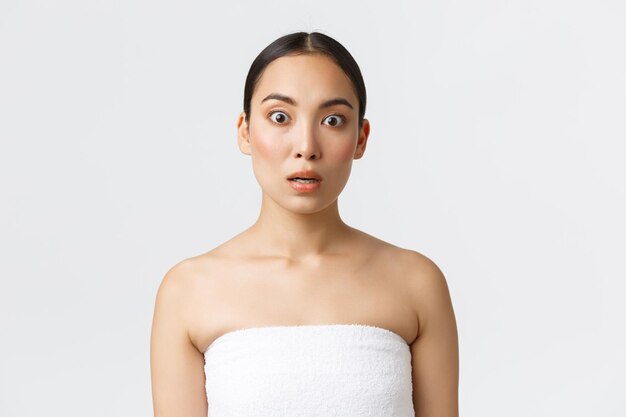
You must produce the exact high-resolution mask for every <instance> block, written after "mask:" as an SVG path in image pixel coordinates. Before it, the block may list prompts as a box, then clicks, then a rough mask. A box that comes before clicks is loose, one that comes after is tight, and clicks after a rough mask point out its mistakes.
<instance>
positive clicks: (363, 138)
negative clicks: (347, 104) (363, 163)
mask: <svg viewBox="0 0 626 417" xmlns="http://www.w3.org/2000/svg"><path fill="white" fill-rule="evenodd" d="M369 135H370V122H369V120H367V119H363V126H361V129H359V140H358V141H357V145H356V149H355V151H354V159H361V157H362V156H363V153H365V147H366V146H367V139H368V138H369Z"/></svg>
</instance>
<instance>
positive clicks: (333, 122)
mask: <svg viewBox="0 0 626 417" xmlns="http://www.w3.org/2000/svg"><path fill="white" fill-rule="evenodd" d="M324 122H326V124H328V125H329V126H340V125H342V124H343V123H344V122H345V118H344V117H343V116H340V115H338V114H331V115H330V116H326V118H324Z"/></svg>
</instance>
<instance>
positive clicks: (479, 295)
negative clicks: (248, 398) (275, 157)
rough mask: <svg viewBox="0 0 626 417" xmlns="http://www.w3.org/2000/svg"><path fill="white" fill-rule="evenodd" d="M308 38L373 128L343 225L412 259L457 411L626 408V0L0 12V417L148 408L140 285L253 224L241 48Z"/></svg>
mask: <svg viewBox="0 0 626 417" xmlns="http://www.w3.org/2000/svg"><path fill="white" fill-rule="evenodd" d="M300 30H304V31H315V30H318V31H322V32H324V33H326V34H328V35H330V36H333V37H334V38H336V39H337V40H339V41H340V42H341V43H343V44H344V45H345V46H346V47H347V48H348V49H349V50H350V51H351V53H352V54H353V56H354V57H355V58H356V60H357V62H358V63H359V65H360V67H361V70H362V72H363V76H364V78H365V83H366V86H367V89H368V90H367V91H368V107H367V111H366V117H368V118H369V119H370V121H371V123H372V133H371V136H370V140H369V144H368V148H367V151H366V153H365V156H364V157H363V159H361V160H358V161H355V163H354V166H353V171H352V176H351V178H350V180H349V182H348V185H347V186H346V188H345V190H344V192H343V194H342V195H341V196H340V199H339V208H340V213H341V215H342V218H343V219H344V221H346V222H347V223H348V224H350V225H351V226H353V227H356V228H359V229H361V230H363V231H365V232H367V233H370V234H372V235H374V236H377V237H379V238H381V239H384V240H386V241H388V242H391V243H393V244H396V245H398V246H402V247H406V248H410V249H413V250H416V251H419V252H421V253H423V254H424V255H426V256H428V257H430V258H431V259H432V260H433V261H435V263H437V264H438V265H439V267H440V268H441V269H442V271H443V272H444V274H445V275H446V278H447V281H448V285H449V287H450V292H451V295H452V298H453V303H454V306H455V313H456V315H457V322H458V326H459V339H460V364H461V369H460V411H461V416H462V417H491V416H493V417H502V416H507V417H516V416H524V417H527V416H533V417H540V416H546V417H553V416H568V417H577V416H581V417H582V416H585V417H586V416H607V417H608V416H615V417H617V416H624V415H626V400H625V398H626V397H625V396H624V391H625V389H626V382H625V379H626V377H625V375H626V359H625V356H626V355H625V354H624V352H625V351H626V343H625V342H626V337H625V335H624V329H625V327H626V326H625V323H624V321H625V320H624V317H626V310H625V307H624V306H623V304H621V303H620V302H621V301H622V299H623V298H624V295H625V294H626V292H625V285H624V279H625V278H626V273H625V272H626V268H625V266H624V252H625V249H626V245H625V238H624V236H625V233H626V226H625V221H624V213H626V190H625V186H624V179H625V178H626V168H625V165H624V159H625V156H626V153H625V146H624V140H625V139H626V121H625V120H626V118H625V115H626V75H625V74H626V53H625V50H626V46H625V43H626V42H625V39H626V4H625V3H624V2H623V1H608V0H594V1H591V0H589V1H572V0H568V1H565V0H563V1H556V0H530V1H529V0H519V1H512V0H493V1H487V0H480V1H478V0H477V1H450V0H438V1H422V2H413V1H411V2H409V1H406V2H397V1H396V2H393V1H385V2H368V1H359V2H356V1H355V2H334V1H321V0H318V1H307V2H301V3H296V2H287V1H269V0H265V1H262V2H253V1H250V2H243V1H239V2H235V3H227V2H220V3H211V2H209V1H190V0H182V1H181V0H179V1H169V2H165V1H154V0H152V1H147V0H145V1H139V0H133V1H129V0H124V1H122V0H118V1H101V2H97V1H93V0H75V1H70V0H57V1H52V0H47V1H32V0H31V1H29V0H22V1H19V2H18V1H15V0H3V1H2V2H1V3H0V138H1V145H0V146H1V147H0V199H1V204H0V227H1V233H0V257H1V262H0V274H1V275H0V280H1V281H0V332H1V333H0V337H1V339H2V341H1V343H0V415H2V416H6V417H17V416H53V415H54V416H81V417H82V416H90V417H98V416H151V415H152V399H151V387H150V364H149V337H150V326H151V320H152V312H153V307H154V297H155V295H156V290H157V288H158V285H159V283H160V281H161V279H162V278H163V275H164V274H165V272H166V271H167V270H168V269H169V268H170V267H171V266H173V265H174V264H175V263H177V262H178V261H180V260H182V259H184V258H187V257H190V256H194V255H197V254H200V253H203V252H205V251H208V250H210V249H211V248H213V247H215V246H217V245H218V244H220V243H221V242H223V241H225V240H227V239H229V238H230V237H232V236H234V235H235V234H237V233H239V232H240V231H241V230H243V229H244V228H246V227H248V226H250V225H251V224H252V222H253V221H254V220H255V219H256V217H257V215H258V210H259V207H260V195H261V194H260V188H259V186H258V184H257V183H256V180H255V178H254V175H253V172H252V168H251V164H250V160H249V157H248V156H246V155H243V154H242V153H240V152H239V150H238V149H237V146H236V136H235V134H236V132H235V122H236V117H237V115H238V113H239V112H240V111H241V110H242V100H243V85H244V80H245V76H246V74H247V71H248V68H249V66H250V64H251V62H252V60H253V59H254V57H255V56H256V55H257V54H258V53H259V52H260V51H261V49H262V48H263V47H265V46H266V45H267V44H268V43H270V42H271V41H273V40H274V39H276V38H277V37H279V36H282V35H284V34H287V33H289V32H292V31H300Z"/></svg>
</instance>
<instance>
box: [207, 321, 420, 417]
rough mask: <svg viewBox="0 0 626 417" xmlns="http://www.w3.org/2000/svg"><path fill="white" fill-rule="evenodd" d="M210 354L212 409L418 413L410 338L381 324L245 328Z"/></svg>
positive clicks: (336, 414)
mask: <svg viewBox="0 0 626 417" xmlns="http://www.w3.org/2000/svg"><path fill="white" fill-rule="evenodd" d="M204 359H205V364H204V372H205V376H206V394H207V400H208V405H209V412H208V415H209V417H314V416H315V417H415V412H414V409H413V385H412V376H411V369H412V368H411V351H410V348H409V345H408V344H407V342H406V341H405V340H404V338H402V337H401V336H400V335H399V334H397V333H395V332H392V331H391V330H388V329H384V328H382V327H376V326H370V325H363V324H320V325H317V324H310V325H293V326H266V327H251V328H244V329H239V330H234V331H231V332H227V333H225V334H223V335H221V336H219V337H218V338H217V339H215V340H214V341H213V342H212V343H211V344H210V345H209V347H208V348H207V350H206V351H205V352H204Z"/></svg>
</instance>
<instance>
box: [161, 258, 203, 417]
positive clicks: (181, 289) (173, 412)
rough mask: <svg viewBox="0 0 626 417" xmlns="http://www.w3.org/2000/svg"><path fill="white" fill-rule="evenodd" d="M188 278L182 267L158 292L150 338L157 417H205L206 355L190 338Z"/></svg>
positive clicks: (163, 281)
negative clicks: (188, 327) (188, 325)
mask: <svg viewBox="0 0 626 417" xmlns="http://www.w3.org/2000/svg"><path fill="white" fill-rule="evenodd" d="M189 286H190V285H189V276H188V271H187V268H185V267H183V266H181V265H180V264H178V265H176V266H174V267H173V268H172V269H170V270H169V271H168V272H167V274H166V275H165V277H164V278H163V280H162V282H161V285H160V286H159V289H158V291H157V296H156V302H155V307H154V316H153V321H152V333H151V338H150V369H151V379H152V402H153V407H154V416H155V417H178V416H189V417H206V416H207V408H208V404H207V399H206V391H205V375H204V355H203V354H202V352H200V351H198V349H196V347H195V346H194V345H193V344H192V342H191V340H190V338H189V332H188V329H187V323H189V319H188V318H189V316H190V308H189V306H190V303H189V294H190V291H189Z"/></svg>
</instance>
